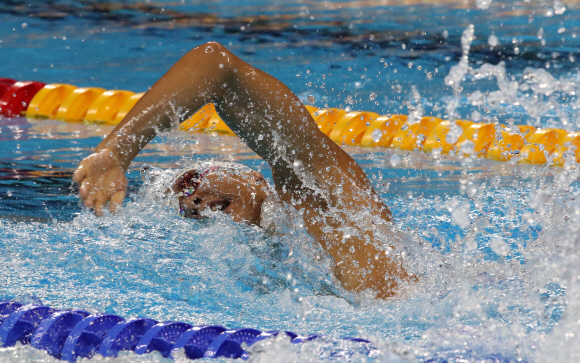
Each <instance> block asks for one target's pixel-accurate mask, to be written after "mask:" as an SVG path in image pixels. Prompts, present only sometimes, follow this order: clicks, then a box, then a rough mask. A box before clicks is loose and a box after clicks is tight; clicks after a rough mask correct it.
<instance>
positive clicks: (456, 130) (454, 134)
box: [445, 122, 463, 145]
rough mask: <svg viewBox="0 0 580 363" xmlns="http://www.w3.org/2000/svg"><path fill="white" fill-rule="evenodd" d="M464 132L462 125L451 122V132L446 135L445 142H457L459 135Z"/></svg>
mask: <svg viewBox="0 0 580 363" xmlns="http://www.w3.org/2000/svg"><path fill="white" fill-rule="evenodd" d="M462 134H463V129H462V128H461V126H459V125H457V124H456V123H455V122H453V123H451V125H450V127H449V132H448V133H447V135H445V142H446V143H448V144H451V145H453V144H455V143H456V142H457V140H459V137H460V136H461V135H462Z"/></svg>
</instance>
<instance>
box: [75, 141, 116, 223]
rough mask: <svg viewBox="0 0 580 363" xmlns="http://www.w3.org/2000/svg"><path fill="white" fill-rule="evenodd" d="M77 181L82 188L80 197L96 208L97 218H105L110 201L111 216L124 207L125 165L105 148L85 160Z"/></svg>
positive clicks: (86, 204) (81, 164)
mask: <svg viewBox="0 0 580 363" xmlns="http://www.w3.org/2000/svg"><path fill="white" fill-rule="evenodd" d="M73 181H74V182H75V183H77V184H79V185H80V188H79V194H80V197H81V199H83V200H84V204H85V206H86V207H87V208H93V209H94V210H95V214H96V215H97V216H102V215H103V207H104V206H105V205H106V204H107V202H109V210H110V211H111V213H115V212H116V211H117V209H118V208H119V207H120V206H121V205H123V200H124V199H125V194H126V192H127V177H126V176H125V170H124V169H123V168H122V167H121V163H120V162H119V161H118V159H117V158H116V157H115V154H114V153H113V152H112V151H111V150H109V149H102V150H100V151H98V152H95V153H94V154H91V155H89V156H87V157H86V158H85V159H83V161H81V162H80V164H79V166H78V168H77V170H76V171H75V172H74V174H73Z"/></svg>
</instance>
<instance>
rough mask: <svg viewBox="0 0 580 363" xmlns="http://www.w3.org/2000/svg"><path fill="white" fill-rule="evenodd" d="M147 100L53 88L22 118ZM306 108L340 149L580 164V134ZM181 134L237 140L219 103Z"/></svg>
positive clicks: (116, 117) (92, 114)
mask: <svg viewBox="0 0 580 363" xmlns="http://www.w3.org/2000/svg"><path fill="white" fill-rule="evenodd" d="M141 96H143V93H134V92H130V91H122V90H111V91H106V90H104V89H102V88H77V87H75V86H72V85H68V84H48V85H45V86H44V87H42V88H41V89H40V90H39V91H38V92H37V93H36V94H35V95H34V97H32V99H31V100H30V102H29V103H28V107H27V108H26V109H25V110H24V111H22V114H23V115H24V116H26V117H40V118H50V119H58V120H63V121H68V122H79V121H84V122H99V123H105V124H110V125H116V124H118V123H119V122H121V120H122V119H123V118H124V117H125V115H126V114H127V113H128V112H129V111H130V110H131V108H132V107H133V106H134V105H135V104H136V103H137V101H139V99H140V98H141ZM306 108H307V109H308V111H309V112H310V114H311V115H312V117H313V119H314V121H315V122H316V124H317V125H318V127H319V129H320V131H322V132H323V133H324V134H326V135H327V136H328V137H330V138H331V139H332V140H333V141H335V142H336V143H338V144H340V145H355V146H364V147H391V148H397V149H401V150H425V151H426V152H430V153H439V154H448V153H453V154H457V155H464V156H469V155H474V156H479V157H486V158H488V159H492V160H497V161H508V160H511V159H512V158H514V157H516V156H517V157H518V158H519V160H518V162H519V163H524V164H545V163H546V162H547V161H548V160H551V163H552V165H560V166H562V165H564V163H565V161H566V160H569V161H570V162H575V163H578V162H580V132H572V133H569V132H568V131H566V130H562V129H553V128H545V129H536V128H535V127H532V126H527V125H518V126H511V127H508V126H506V125H501V124H494V123H474V122H473V121H469V120H456V121H455V123H452V122H450V121H444V120H442V119H439V118H437V117H430V116H427V117H422V118H421V119H420V120H416V121H415V122H410V121H411V120H409V119H408V117H407V116H405V115H386V116H384V115H379V114H377V113H375V112H366V111H354V112H347V111H345V110H341V109H335V108H323V109H318V108H316V107H313V106H306ZM180 129H181V130H184V131H189V132H219V133H223V134H231V135H233V132H232V131H231V130H230V129H229V127H228V126H227V125H226V124H225V123H224V121H223V120H222V119H221V118H220V117H219V115H218V113H217V112H216V109H215V107H214V106H213V104H207V105H205V106H203V107H202V108H201V109H200V110H199V111H197V112H196V113H195V114H194V115H193V116H191V117H190V118H189V119H187V120H186V121H184V122H183V123H181V125H180ZM453 135H458V136H456V137H453Z"/></svg>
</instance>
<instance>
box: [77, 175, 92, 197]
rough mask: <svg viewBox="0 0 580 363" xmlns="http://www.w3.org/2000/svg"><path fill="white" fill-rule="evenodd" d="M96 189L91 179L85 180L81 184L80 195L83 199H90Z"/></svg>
mask: <svg viewBox="0 0 580 363" xmlns="http://www.w3.org/2000/svg"><path fill="white" fill-rule="evenodd" d="M94 189H95V186H94V183H93V181H92V180H91V179H89V178H85V179H83V181H82V182H81V186H80V188H79V195H80V196H81V198H82V199H88V198H89V197H90V194H91V192H92V191H93V190H94Z"/></svg>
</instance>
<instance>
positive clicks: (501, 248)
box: [489, 237, 510, 256]
mask: <svg viewBox="0 0 580 363" xmlns="http://www.w3.org/2000/svg"><path fill="white" fill-rule="evenodd" d="M489 247H490V248H491V250H492V251H493V252H494V253H495V254H497V255H499V256H507V255H508V254H509V253H510V247H509V245H508V244H507V243H506V242H505V241H504V240H503V239H501V238H499V237H496V238H494V239H492V240H491V242H490V243H489Z"/></svg>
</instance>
